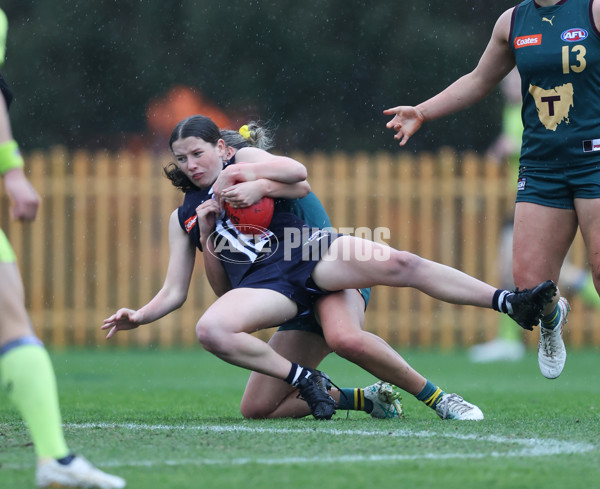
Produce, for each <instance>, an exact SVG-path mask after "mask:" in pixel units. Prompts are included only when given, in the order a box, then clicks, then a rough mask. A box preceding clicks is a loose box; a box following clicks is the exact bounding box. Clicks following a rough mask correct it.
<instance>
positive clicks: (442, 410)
mask: <svg viewBox="0 0 600 489" xmlns="http://www.w3.org/2000/svg"><path fill="white" fill-rule="evenodd" d="M435 412H436V413H437V415H438V416H439V417H440V418H442V419H461V420H470V421H480V420H482V419H483V413H482V412H481V409H479V408H478V407H477V406H475V405H474V404H471V403H470V402H467V401H465V400H464V399H463V398H462V397H460V396H459V395H458V394H444V395H443V396H442V399H441V400H440V402H438V404H437V406H436V407H435Z"/></svg>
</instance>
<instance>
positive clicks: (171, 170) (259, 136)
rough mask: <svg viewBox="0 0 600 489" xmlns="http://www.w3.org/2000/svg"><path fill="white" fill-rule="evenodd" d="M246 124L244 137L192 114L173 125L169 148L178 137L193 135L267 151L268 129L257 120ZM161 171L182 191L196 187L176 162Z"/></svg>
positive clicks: (270, 143)
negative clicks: (247, 134) (246, 129)
mask: <svg viewBox="0 0 600 489" xmlns="http://www.w3.org/2000/svg"><path fill="white" fill-rule="evenodd" d="M247 126H248V132H249V134H250V137H249V138H248V139H246V138H244V136H242V135H241V134H240V133H239V132H238V131H234V130H231V129H224V130H223V131H220V130H219V128H218V127H217V125H216V124H215V123H214V122H213V121H212V120H211V119H209V118H208V117H205V116H203V115H193V116H191V117H188V118H187V119H184V120H182V121H181V122H180V123H179V124H177V125H176V126H175V128H174V129H173V132H172V133H171V138H170V139H169V148H171V151H172V150H173V143H174V142H175V141H178V140H179V139H185V138H188V137H195V138H200V139H203V140H204V141H206V142H207V143H211V144H217V142H218V141H219V139H223V140H224V141H225V144H226V145H227V146H230V147H232V148H235V149H242V148H247V147H250V146H252V147H256V148H260V149H264V150H265V151H268V150H269V149H270V148H271V147H272V139H271V135H270V133H269V131H268V130H267V129H265V128H263V127H261V126H260V125H259V124H258V123H257V122H249V123H248V125H247ZM163 172H164V174H165V175H166V177H167V178H168V179H169V180H170V181H171V183H172V184H173V186H174V187H176V188H178V189H179V190H181V191H182V192H189V191H191V190H196V189H197V187H196V186H195V185H194V184H193V183H192V181H191V180H190V179H189V178H188V177H187V176H186V175H185V173H184V172H183V171H182V170H181V169H180V168H179V166H177V164H176V163H173V162H171V163H169V164H168V165H167V166H165V167H164V168H163Z"/></svg>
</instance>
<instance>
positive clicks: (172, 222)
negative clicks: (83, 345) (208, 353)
mask: <svg viewBox="0 0 600 489" xmlns="http://www.w3.org/2000/svg"><path fill="white" fill-rule="evenodd" d="M169 250H170V251H169V253H170V254H169V266H168V268H167V274H166V277H165V281H164V284H163V286H162V288H161V289H160V291H159V292H158V293H157V294H156V295H155V296H154V298H153V299H152V300H151V301H150V302H148V303H147V304H146V305H145V306H143V307H141V308H140V309H138V310H137V311H136V310H133V309H127V308H123V309H119V310H118V311H117V312H116V313H115V314H113V315H112V316H110V317H109V318H107V319H105V320H104V324H103V325H102V329H109V330H110V331H109V332H108V334H107V335H106V338H111V337H112V336H114V335H115V334H116V333H117V331H120V330H127V329H135V328H137V327H138V326H140V325H141V324H148V323H151V322H153V321H156V320H157V319H160V318H161V317H163V316H166V315H167V314H169V313H170V312H172V311H174V310H175V309H178V308H179V307H181V306H182V305H183V303H184V302H185V300H186V299H187V293H188V290H189V287H190V281H191V278H192V271H193V270H194V261H195V256H196V249H195V248H194V246H193V245H192V244H191V243H190V240H189V239H188V237H187V234H186V233H185V231H183V229H181V226H180V225H179V219H178V217H177V211H174V212H173V213H172V214H171V218H170V219H169Z"/></svg>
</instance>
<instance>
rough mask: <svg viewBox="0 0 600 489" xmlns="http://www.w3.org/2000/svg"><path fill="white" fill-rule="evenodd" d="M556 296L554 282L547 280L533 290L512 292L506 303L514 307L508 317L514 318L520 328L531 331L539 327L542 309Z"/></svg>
mask: <svg viewBox="0 0 600 489" xmlns="http://www.w3.org/2000/svg"><path fill="white" fill-rule="evenodd" d="M555 294H556V285H555V284H554V282H553V281H552V280H546V281H545V282H542V283H541V284H539V285H538V286H536V287H534V288H533V289H523V290H519V289H516V290H515V291H514V292H511V293H510V294H509V295H508V297H507V298H506V301H507V302H509V303H510V306H511V307H512V311H513V312H512V313H509V314H508V315H509V316H510V317H511V318H513V319H514V320H515V321H516V322H517V323H518V324H519V326H521V327H522V328H524V329H528V330H530V331H532V330H533V327H534V326H537V325H538V324H539V322H540V318H541V317H542V309H544V306H545V305H546V304H548V303H549V302H550V301H552V297H554V296H555Z"/></svg>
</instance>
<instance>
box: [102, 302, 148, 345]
mask: <svg viewBox="0 0 600 489" xmlns="http://www.w3.org/2000/svg"><path fill="white" fill-rule="evenodd" d="M141 321H142V315H141V313H139V312H138V311H134V310H133V309H126V308H123V309H119V310H118V311H117V312H116V313H115V314H113V315H112V316H110V317H109V318H106V319H105V320H104V324H103V325H102V326H101V329H108V330H110V331H109V332H108V334H107V335H106V339H107V340H108V339H110V338H112V337H113V336H114V335H115V334H116V333H117V331H121V330H127V329H135V328H137V327H138V326H139V325H140V324H141Z"/></svg>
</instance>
